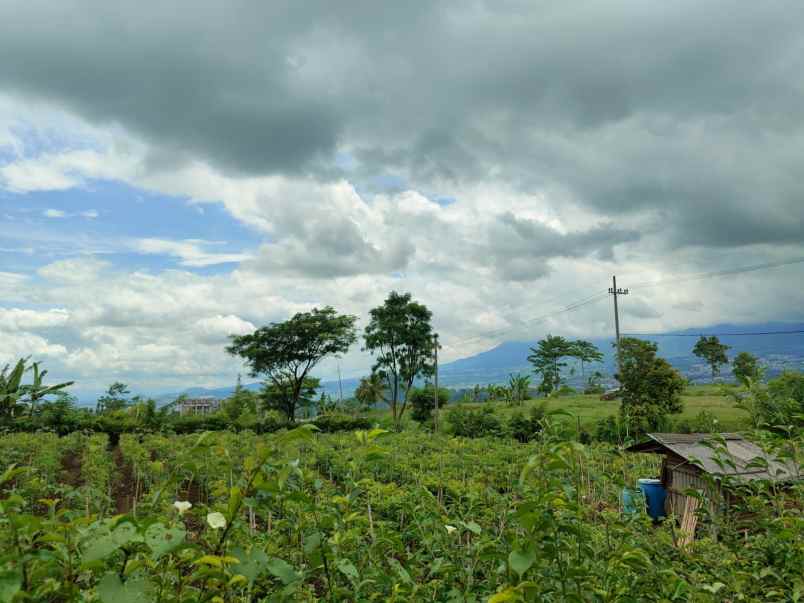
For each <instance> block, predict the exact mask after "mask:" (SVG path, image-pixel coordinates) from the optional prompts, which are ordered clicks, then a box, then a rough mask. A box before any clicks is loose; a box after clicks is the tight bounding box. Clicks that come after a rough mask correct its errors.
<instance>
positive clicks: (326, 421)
mask: <svg viewBox="0 0 804 603" xmlns="http://www.w3.org/2000/svg"><path fill="white" fill-rule="evenodd" d="M312 423H313V425H315V426H316V427H318V428H319V429H320V430H321V431H324V432H327V433H333V432H336V431H354V430H356V429H371V426H372V422H371V421H370V420H369V419H368V418H366V417H353V416H352V415H346V414H342V413H329V414H326V415H321V416H318V417H316V418H315V420H313V422H312Z"/></svg>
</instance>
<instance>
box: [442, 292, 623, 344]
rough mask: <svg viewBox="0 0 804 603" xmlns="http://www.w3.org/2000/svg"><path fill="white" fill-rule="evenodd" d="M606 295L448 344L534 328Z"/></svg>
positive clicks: (596, 296) (591, 297) (597, 294)
mask: <svg viewBox="0 0 804 603" xmlns="http://www.w3.org/2000/svg"><path fill="white" fill-rule="evenodd" d="M608 295H609V294H608V291H606V292H603V293H596V294H594V295H591V296H589V297H586V298H584V299H581V300H578V301H576V302H573V303H571V304H568V305H566V306H564V307H563V308H561V309H559V310H555V311H553V312H549V313H547V314H543V315H541V316H537V317H535V318H531V319H528V320H525V321H522V322H521V323H519V324H517V325H512V326H510V327H505V328H503V329H497V330H495V331H487V332H485V333H480V334H478V335H474V336H472V337H467V338H465V339H461V340H458V341H454V342H452V343H450V347H453V346H457V345H462V344H465V343H468V342H470V341H476V340H478V339H485V338H487V337H495V336H497V335H504V334H505V333H507V332H509V331H512V330H514V329H517V328H521V327H524V326H534V325H537V324H540V323H543V322H545V321H547V320H549V319H550V318H553V317H554V316H558V315H560V314H565V313H567V312H572V311H574V310H578V309H579V308H583V307H584V306H588V305H590V304H594V303H597V302H599V301H600V300H602V299H605V298H606V297H608Z"/></svg>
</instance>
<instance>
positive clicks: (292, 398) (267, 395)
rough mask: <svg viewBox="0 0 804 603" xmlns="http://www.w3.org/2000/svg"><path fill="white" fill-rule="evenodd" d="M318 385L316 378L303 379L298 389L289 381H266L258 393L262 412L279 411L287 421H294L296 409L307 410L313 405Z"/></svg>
mask: <svg viewBox="0 0 804 603" xmlns="http://www.w3.org/2000/svg"><path fill="white" fill-rule="evenodd" d="M320 385H321V380H320V379H317V378H316V377H305V378H304V381H303V382H302V384H301V386H298V387H297V386H296V385H295V384H294V383H293V382H292V381H291V380H289V379H288V380H286V381H275V380H271V381H266V382H265V383H263V387H262V390H261V391H260V400H261V401H262V409H263V412H268V411H272V410H273V411H279V412H281V413H282V414H283V415H285V417H287V419H288V420H289V421H294V420H295V419H296V411H297V409H299V408H305V409H309V408H311V407H312V406H313V404H315V398H316V393H317V391H318V388H319V387H320Z"/></svg>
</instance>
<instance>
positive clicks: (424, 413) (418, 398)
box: [408, 385, 450, 423]
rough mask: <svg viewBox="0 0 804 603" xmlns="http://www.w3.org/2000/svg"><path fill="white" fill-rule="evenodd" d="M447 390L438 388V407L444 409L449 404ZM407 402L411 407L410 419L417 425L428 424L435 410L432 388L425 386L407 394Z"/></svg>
mask: <svg viewBox="0 0 804 603" xmlns="http://www.w3.org/2000/svg"><path fill="white" fill-rule="evenodd" d="M449 394H450V392H449V390H448V389H446V388H444V387H439V388H438V407H439V408H444V407H445V406H446V405H447V403H449ZM408 401H409V402H410V404H411V406H413V412H412V413H411V418H412V419H413V420H414V421H417V422H418V423H426V422H429V421H430V419H431V418H432V415H433V410H434V409H435V395H434V392H433V386H432V385H427V386H426V387H423V388H415V389H413V390H411V391H410V393H409V394H408Z"/></svg>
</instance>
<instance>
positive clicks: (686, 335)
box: [622, 329, 804, 337]
mask: <svg viewBox="0 0 804 603" xmlns="http://www.w3.org/2000/svg"><path fill="white" fill-rule="evenodd" d="M799 333H804V329H797V330H792V331H757V332H755V333H623V334H622V336H623V337H751V336H754V335H795V334H799Z"/></svg>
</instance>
